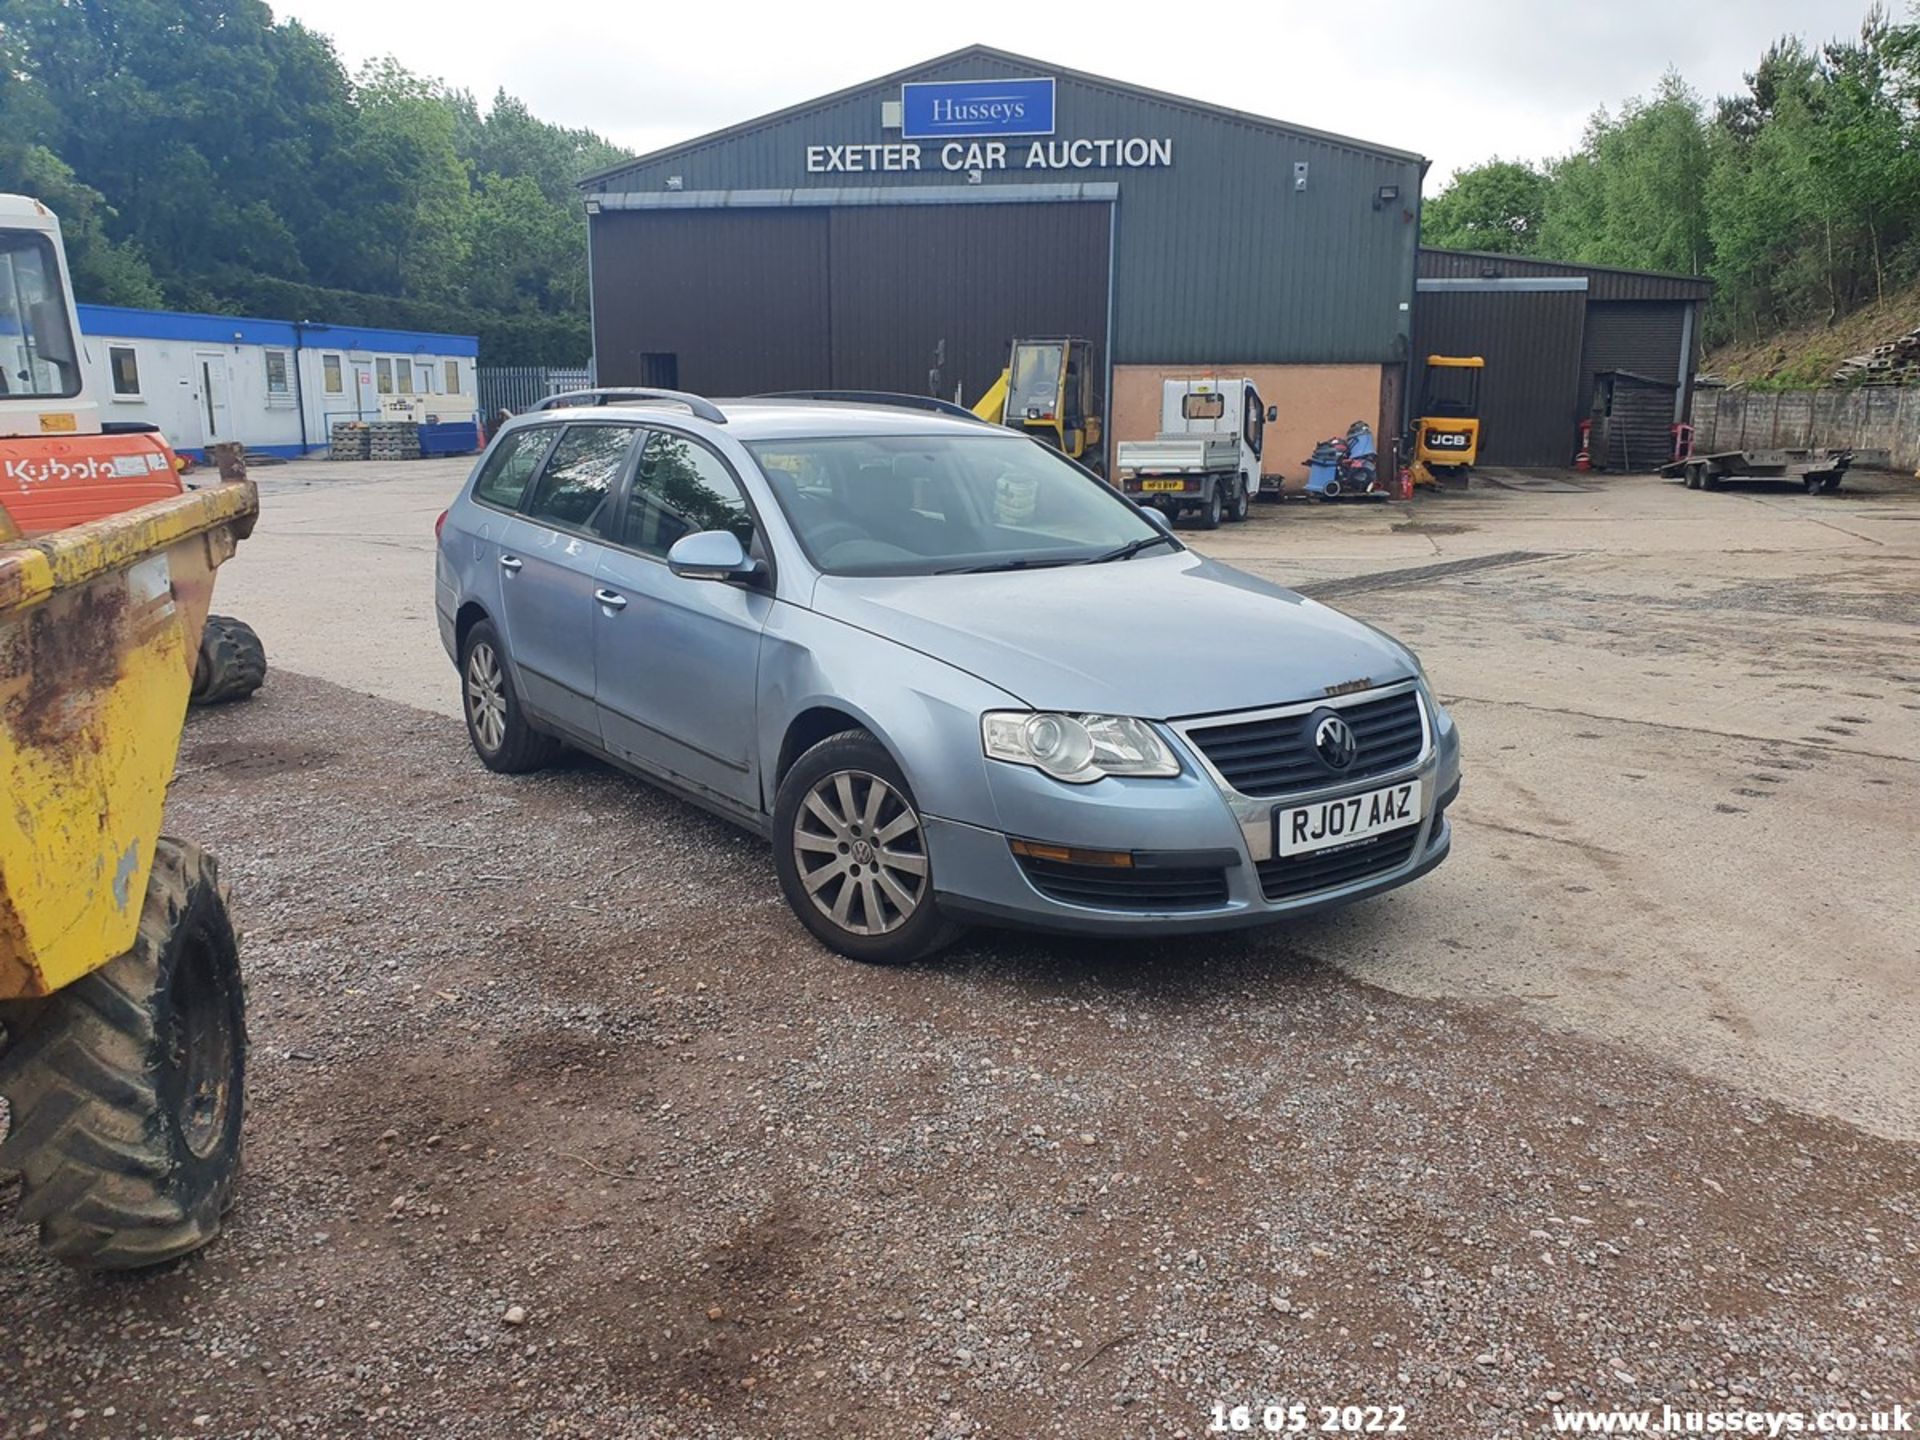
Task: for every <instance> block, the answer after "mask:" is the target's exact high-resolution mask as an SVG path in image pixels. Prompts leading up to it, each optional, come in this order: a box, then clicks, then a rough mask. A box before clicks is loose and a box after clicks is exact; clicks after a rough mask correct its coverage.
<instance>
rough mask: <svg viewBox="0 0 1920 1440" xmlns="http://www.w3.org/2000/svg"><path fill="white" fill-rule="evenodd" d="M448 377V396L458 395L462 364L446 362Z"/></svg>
mask: <svg viewBox="0 0 1920 1440" xmlns="http://www.w3.org/2000/svg"><path fill="white" fill-rule="evenodd" d="M446 376H447V394H449V395H458V394H459V393H460V362H459V361H458V360H449V361H447V362H446Z"/></svg>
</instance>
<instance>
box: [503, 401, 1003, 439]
mask: <svg viewBox="0 0 1920 1440" xmlns="http://www.w3.org/2000/svg"><path fill="white" fill-rule="evenodd" d="M713 404H714V405H715V406H716V407H717V408H718V409H719V411H720V413H721V414H722V415H725V416H726V417H727V423H726V424H725V425H724V426H713V425H710V423H709V422H706V421H702V420H699V419H697V418H696V417H694V416H693V415H691V414H689V413H688V412H687V411H686V410H685V409H683V408H682V407H681V406H679V405H678V404H675V403H674V402H673V401H670V400H627V401H619V400H616V401H613V402H612V403H610V404H606V405H577V406H568V407H564V408H561V409H555V410H537V411H532V412H529V413H528V414H527V415H525V416H523V417H516V418H517V419H520V420H522V421H525V422H533V421H555V420H610V419H614V418H616V417H618V418H620V419H627V420H645V419H651V418H653V417H654V416H660V417H662V418H664V419H669V420H672V421H674V422H676V423H679V424H684V425H686V426H687V428H689V429H693V430H705V431H708V432H709V433H717V434H725V435H731V436H732V437H733V438H734V439H736V440H742V441H746V440H798V439H803V438H808V437H824V436H846V435H960V436H967V435H973V436H978V435H993V434H1001V435H1009V434H1011V433H1012V432H1011V431H1008V430H1005V429H1003V428H1002V427H1000V426H998V425H992V424H989V423H988V422H987V421H984V420H963V419H961V418H960V417H959V416H957V415H943V414H940V413H939V412H937V411H932V410H918V409H914V408H912V407H911V406H907V405H875V404H868V403H860V402H854V401H845V400H794V399H785V398H781V397H778V396H768V397H766V398H765V399H759V398H755V397H751V396H749V397H743V398H740V399H734V400H715V401H713Z"/></svg>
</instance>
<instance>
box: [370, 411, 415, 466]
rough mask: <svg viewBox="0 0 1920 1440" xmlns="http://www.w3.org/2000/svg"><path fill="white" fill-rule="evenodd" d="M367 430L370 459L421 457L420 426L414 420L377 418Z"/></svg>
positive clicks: (411, 458) (409, 458) (410, 458)
mask: <svg viewBox="0 0 1920 1440" xmlns="http://www.w3.org/2000/svg"><path fill="white" fill-rule="evenodd" d="M367 431H368V458H369V459H372V460H418V459H419V458H420V427H419V425H417V424H416V423H415V422H413V421H412V420H376V421H374V423H373V424H371V425H369V426H368V427H367Z"/></svg>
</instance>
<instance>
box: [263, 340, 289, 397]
mask: <svg viewBox="0 0 1920 1440" xmlns="http://www.w3.org/2000/svg"><path fill="white" fill-rule="evenodd" d="M266 356H267V399H268V400H291V399H292V398H293V378H292V373H293V372H292V366H291V364H290V363H289V357H288V355H287V352H286V351H284V350H269V351H267V352H266Z"/></svg>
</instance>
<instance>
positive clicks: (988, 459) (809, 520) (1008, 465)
mask: <svg viewBox="0 0 1920 1440" xmlns="http://www.w3.org/2000/svg"><path fill="white" fill-rule="evenodd" d="M747 449H748V450H750V451H751V452H752V453H753V457H754V459H755V460H757V461H758V462H759V464H760V468H761V470H762V471H763V472H765V474H766V477H767V480H768V482H769V483H770V484H771V485H772V487H773V491H774V494H775V496H776V497H777V498H778V500H779V502H780V506H781V509H783V510H784V511H785V512H786V514H787V517H788V520H789V521H790V522H791V524H792V526H793V529H794V532H795V533H796V534H797V535H798V537H799V539H800V543H801V545H802V547H803V548H804V549H805V550H806V552H807V555H808V558H809V559H811V560H812V561H813V563H814V565H815V566H816V567H817V568H819V569H820V570H822V571H824V572H826V573H827V574H829V575H936V574H945V573H950V572H954V571H961V570H996V569H1024V568H1027V567H1028V566H1039V565H1071V564H1079V563H1082V562H1086V561H1092V560H1098V559H1102V558H1105V557H1106V556H1107V555H1108V554H1109V553H1110V552H1112V551H1114V550H1116V549H1121V548H1124V547H1127V546H1129V545H1132V544H1133V543H1134V542H1136V541H1143V542H1149V543H1151V542H1152V541H1153V540H1155V539H1156V538H1158V537H1160V536H1161V534H1162V532H1161V531H1160V530H1159V528H1158V527H1156V526H1155V525H1153V524H1152V523H1151V522H1150V521H1148V520H1147V519H1146V517H1144V516H1143V515H1141V513H1140V512H1139V510H1137V509H1136V508H1135V507H1134V506H1133V504H1132V503H1131V502H1130V501H1128V500H1126V499H1124V498H1122V497H1121V496H1119V495H1116V494H1115V493H1114V492H1113V491H1112V490H1111V489H1109V488H1108V487H1107V486H1106V485H1103V484H1102V483H1101V482H1100V481H1098V480H1096V479H1094V478H1093V477H1092V476H1090V475H1088V474H1087V473H1086V472H1085V471H1083V470H1081V469H1079V468H1078V467H1077V466H1075V465H1073V464H1072V463H1070V462H1069V461H1067V460H1064V459H1062V458H1061V456H1060V455H1059V453H1058V452H1056V451H1053V450H1049V449H1047V448H1045V447H1043V446H1041V445H1039V444H1036V443H1035V442H1034V441H1032V440H1029V439H1026V438H1025V437H1023V436H1018V435H1009V434H1006V433H1004V432H1002V433H1000V434H994V433H991V432H986V431H984V429H983V433H981V434H979V435H931V436H925V435H911V436H909V435H885V436H837V437H826V438H822V437H809V438H803V439H797V440H762V441H757V442H753V443H750V444H749V445H748V446H747ZM1170 548H1178V547H1177V546H1171V544H1170Z"/></svg>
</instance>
